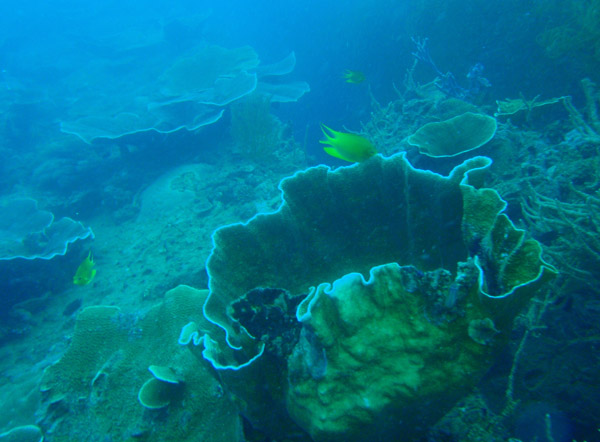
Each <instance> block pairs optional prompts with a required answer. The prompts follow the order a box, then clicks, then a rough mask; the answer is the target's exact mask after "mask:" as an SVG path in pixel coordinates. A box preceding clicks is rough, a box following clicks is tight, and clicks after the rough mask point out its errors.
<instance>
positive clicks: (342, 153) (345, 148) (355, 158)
mask: <svg viewBox="0 0 600 442" xmlns="http://www.w3.org/2000/svg"><path fill="white" fill-rule="evenodd" d="M321 130H322V131H323V134H324V135H325V137H326V138H327V139H326V140H321V141H319V143H322V144H326V145H327V147H324V148H323V150H324V151H325V152H326V153H327V154H329V155H331V156H332V157H336V158H339V159H340V160H344V161H350V162H351V163H356V162H361V161H364V160H366V159H368V158H371V157H372V156H373V155H375V154H376V153H377V151H376V150H375V147H374V146H373V145H372V144H371V142H370V141H369V140H367V139H366V138H364V137H361V136H360V135H355V134H349V133H345V132H337V131H335V130H333V129H330V128H328V127H327V126H325V125H324V124H321ZM325 130H327V131H329V132H330V133H331V135H329V134H328V133H327V132H325Z"/></svg>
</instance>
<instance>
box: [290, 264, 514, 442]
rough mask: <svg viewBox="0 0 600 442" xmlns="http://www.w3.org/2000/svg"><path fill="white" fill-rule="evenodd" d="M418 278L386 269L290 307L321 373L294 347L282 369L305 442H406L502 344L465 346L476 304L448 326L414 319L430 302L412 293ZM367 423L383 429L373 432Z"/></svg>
mask: <svg viewBox="0 0 600 442" xmlns="http://www.w3.org/2000/svg"><path fill="white" fill-rule="evenodd" d="M421 278H422V275H421V273H420V272H419V271H417V270H416V269H415V268H413V267H401V266H399V265H398V264H396V263H392V264H386V265H382V266H378V267H375V268H373V269H372V270H371V272H370V279H369V280H368V281H365V280H364V279H363V277H362V275H360V274H357V273H351V274H349V275H346V276H344V277H342V278H341V279H338V280H337V281H335V282H334V283H333V285H330V284H321V285H319V286H318V287H317V288H315V289H313V290H312V291H311V292H310V294H309V295H308V297H307V298H306V299H305V300H304V301H303V303H302V304H301V305H300V307H299V309H298V315H299V320H300V321H301V323H302V324H303V325H304V327H305V328H306V330H307V333H306V334H311V335H313V337H312V338H311V340H310V341H311V344H309V345H308V346H309V347H310V346H311V345H312V346H313V347H317V349H316V350H314V349H313V351H317V352H322V354H323V355H324V356H323V357H324V363H325V364H326V370H323V373H322V374H321V375H319V376H315V374H314V372H311V371H310V370H307V368H306V367H310V366H311V364H314V361H310V360H308V359H309V358H310V357H311V356H310V355H311V351H306V347H307V345H306V344H302V343H301V344H299V348H301V349H302V351H295V352H294V353H293V355H292V357H290V359H289V361H288V364H289V379H290V384H291V386H290V390H289V393H288V400H287V405H288V410H289V412H290V414H291V415H292V417H293V418H294V419H295V420H296V421H297V422H298V423H299V424H300V425H301V426H302V427H303V428H305V429H306V430H307V431H308V433H309V434H310V435H311V437H312V438H313V439H314V440H316V441H322V440H323V441H324V440H327V441H328V440H344V441H361V440H394V439H395V435H398V434H402V435H403V438H405V439H406V440H412V439H411V438H416V437H418V436H420V435H421V430H420V428H424V427H427V426H430V425H433V423H435V422H436V421H437V420H438V419H439V418H441V417H442V416H443V414H444V413H445V411H446V410H447V409H449V407H450V406H451V405H452V404H453V403H454V402H455V401H456V400H458V398H460V397H461V396H462V395H463V394H465V393H466V392H468V390H469V388H470V387H471V386H472V385H473V384H474V383H475V382H476V381H477V380H478V379H479V377H480V376H481V375H482V374H483V372H484V370H485V368H484V367H486V363H485V362H484V363H482V362H483V361H486V360H489V357H490V355H491V354H493V352H494V350H495V349H497V348H498V345H497V344H498V342H501V341H502V340H504V339H506V336H504V337H501V338H499V339H497V340H496V342H494V344H496V345H495V346H486V345H481V344H479V343H476V342H475V341H474V340H471V339H469V337H468V335H467V333H466V331H467V329H468V326H469V320H470V318H479V317H481V310H480V307H479V306H478V302H477V301H476V299H475V300H473V299H467V298H463V299H461V300H460V301H459V302H460V304H461V309H462V313H461V314H460V315H456V316H455V317H453V319H452V321H442V322H437V321H435V320H433V318H432V317H429V316H428V315H426V314H424V312H425V311H428V310H430V307H431V306H430V305H429V304H430V302H431V299H430V298H429V297H428V291H429V290H428V288H427V287H426V286H420V287H417V285H418V281H419V280H420V279H421ZM415 283H417V285H415ZM445 288H446V289H448V287H447V286H446V287H445ZM474 301H475V302H474ZM306 334H305V335H306ZM307 355H308V356H307ZM341 379H343V382H340V380H341ZM431 403H435V404H436V406H435V407H430V406H428V404H431ZM374 416H376V418H375V420H377V421H379V422H386V424H385V425H379V424H377V425H373V420H374Z"/></svg>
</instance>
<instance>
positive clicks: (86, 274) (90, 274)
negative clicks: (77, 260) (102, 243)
mask: <svg viewBox="0 0 600 442" xmlns="http://www.w3.org/2000/svg"><path fill="white" fill-rule="evenodd" d="M94 276H96V269H95V268H94V259H93V258H92V252H91V251H90V253H88V256H87V258H85V259H84V260H83V262H82V263H81V264H79V267H77V271H76V272H75V276H73V284H76V285H88V284H89V283H90V282H92V279H94Z"/></svg>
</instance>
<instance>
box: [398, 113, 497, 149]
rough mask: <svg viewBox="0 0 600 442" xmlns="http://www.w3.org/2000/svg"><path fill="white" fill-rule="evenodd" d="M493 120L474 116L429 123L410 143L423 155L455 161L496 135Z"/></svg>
mask: <svg viewBox="0 0 600 442" xmlns="http://www.w3.org/2000/svg"><path fill="white" fill-rule="evenodd" d="M496 128H497V124H496V120H495V119H494V118H493V117H490V116H488V115H483V114H476V113H473V112H465V113H464V114H461V115H458V116H456V117H453V118H450V119H449V120H445V121H441V122H435V123H428V124H426V125H424V126H423V127H421V128H420V129H419V130H417V131H416V132H415V133H414V134H412V135H411V136H410V137H408V139H407V141H408V143H409V144H412V145H413V146H417V147H418V148H419V152H420V153H422V154H424V155H427V156H430V157H435V158H439V157H453V156H456V155H460V154H461V153H464V152H469V151H471V150H475V149H477V148H479V147H481V146H483V145H484V144H486V143H487V142H488V141H490V140H491V139H492V138H493V137H494V135H495V134H496Z"/></svg>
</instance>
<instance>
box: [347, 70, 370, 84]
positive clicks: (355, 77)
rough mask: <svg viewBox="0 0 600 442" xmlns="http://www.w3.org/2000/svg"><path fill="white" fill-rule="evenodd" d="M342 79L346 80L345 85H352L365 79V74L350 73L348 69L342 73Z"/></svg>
mask: <svg viewBox="0 0 600 442" xmlns="http://www.w3.org/2000/svg"><path fill="white" fill-rule="evenodd" d="M342 77H343V78H344V80H346V83H352V84H359V83H362V82H363V81H365V79H366V78H367V77H365V74H363V73H362V72H361V71H351V70H349V69H346V71H344V73H343V74H342Z"/></svg>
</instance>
